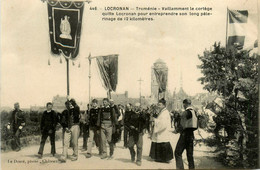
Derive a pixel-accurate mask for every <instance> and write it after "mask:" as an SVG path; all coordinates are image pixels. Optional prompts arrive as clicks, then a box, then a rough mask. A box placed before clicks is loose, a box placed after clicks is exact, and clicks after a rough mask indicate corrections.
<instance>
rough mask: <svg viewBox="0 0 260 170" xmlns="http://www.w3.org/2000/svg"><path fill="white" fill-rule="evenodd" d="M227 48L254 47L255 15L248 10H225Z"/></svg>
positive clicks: (255, 37) (255, 32)
mask: <svg viewBox="0 0 260 170" xmlns="http://www.w3.org/2000/svg"><path fill="white" fill-rule="evenodd" d="M227 12H228V23H227V24H228V30H227V31H228V32H227V36H228V37H227V48H231V47H235V48H237V49H239V50H241V49H249V48H254V47H255V46H254V43H255V41H256V39H257V26H256V25H257V24H256V23H257V22H256V18H257V15H256V14H255V13H254V12H252V11H248V10H229V9H228V10H227Z"/></svg>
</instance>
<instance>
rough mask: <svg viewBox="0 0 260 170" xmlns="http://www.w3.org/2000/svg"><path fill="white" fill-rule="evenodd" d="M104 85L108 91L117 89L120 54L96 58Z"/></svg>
mask: <svg viewBox="0 0 260 170" xmlns="http://www.w3.org/2000/svg"><path fill="white" fill-rule="evenodd" d="M96 59H97V60H96V61H97V65H98V70H99V74H100V76H101V79H102V85H103V86H104V88H105V89H106V90H107V91H116V86H117V80H118V54H113V55H107V56H99V57H97V58H96Z"/></svg>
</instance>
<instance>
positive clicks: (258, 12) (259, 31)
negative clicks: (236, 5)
mask: <svg viewBox="0 0 260 170" xmlns="http://www.w3.org/2000/svg"><path fill="white" fill-rule="evenodd" d="M257 14H258V15H257V16H258V18H257V19H258V21H257V27H258V29H257V30H258V31H257V34H258V35H257V45H258V46H257V49H258V50H257V51H258V52H257V53H258V66H259V65H260V60H259V57H260V30H259V29H260V16H259V15H260V3H259V1H257ZM259 72H260V67H258V153H260V125H259V122H260V115H259V110H260V102H259V96H260V95H259V89H260V83H259V80H260V75H259ZM257 168H260V156H259V154H258V167H257Z"/></svg>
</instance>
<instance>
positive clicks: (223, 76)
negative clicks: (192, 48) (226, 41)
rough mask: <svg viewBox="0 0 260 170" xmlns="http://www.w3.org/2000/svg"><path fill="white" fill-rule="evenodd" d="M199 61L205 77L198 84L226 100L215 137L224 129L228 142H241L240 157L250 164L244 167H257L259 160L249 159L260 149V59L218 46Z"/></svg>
mask: <svg viewBox="0 0 260 170" xmlns="http://www.w3.org/2000/svg"><path fill="white" fill-rule="evenodd" d="M199 59H200V60H201V62H202V64H201V65H199V66H198V68H200V69H201V72H202V74H203V77H201V78H199V81H201V84H203V85H204V89H206V90H208V91H209V92H217V93H218V94H219V95H220V96H222V97H223V102H224V107H223V108H221V109H220V110H218V111H216V112H215V113H216V114H217V116H216V117H215V119H214V121H215V122H216V129H215V133H216V135H217V133H218V130H220V129H221V128H224V129H225V131H226V132H227V135H228V138H227V142H230V141H231V140H234V139H236V141H237V142H238V146H239V147H240V149H241V151H240V157H242V158H243V159H244V160H245V159H246V161H247V165H245V167H250V168H254V167H256V165H257V160H256V159H250V157H251V156H252V155H257V150H255V149H254V148H257V146H258V142H257V133H258V124H257V120H258V102H259V99H258V59H259V56H258V55H257V54H255V53H252V52H251V51H250V50H240V51H239V50H237V49H235V48H234V49H230V50H226V48H224V47H221V46H220V43H218V44H217V43H215V44H214V45H213V49H212V50H205V51H204V53H203V55H202V56H199ZM217 137H218V135H217ZM253 139H256V140H253ZM244 141H246V142H244ZM240 157H239V158H240ZM237 161H239V160H237Z"/></svg>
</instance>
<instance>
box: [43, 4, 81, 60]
mask: <svg viewBox="0 0 260 170" xmlns="http://www.w3.org/2000/svg"><path fill="white" fill-rule="evenodd" d="M47 5H48V20H49V35H50V42H51V52H52V53H53V54H58V55H59V54H61V53H62V54H63V55H64V56H65V57H66V58H69V59H75V58H76V57H77V55H78V53H79V44H80V34H81V25H82V15H83V10H84V2H82V1H81V2H80V1H60V0H47Z"/></svg>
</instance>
